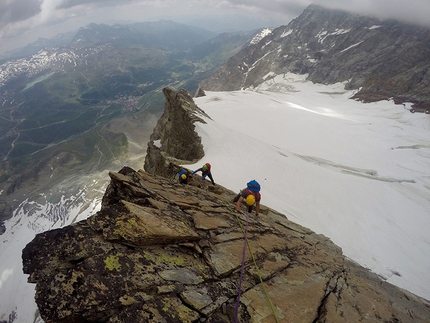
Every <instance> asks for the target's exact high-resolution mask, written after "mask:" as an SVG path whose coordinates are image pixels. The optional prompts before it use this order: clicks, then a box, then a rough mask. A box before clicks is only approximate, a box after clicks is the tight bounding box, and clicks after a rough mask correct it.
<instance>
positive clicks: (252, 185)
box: [233, 180, 261, 215]
mask: <svg viewBox="0 0 430 323" xmlns="http://www.w3.org/2000/svg"><path fill="white" fill-rule="evenodd" d="M260 200H261V194H260V184H258V182H257V181H255V180H252V181H250V182H249V183H248V184H247V187H246V188H244V189H243V190H241V191H240V192H239V194H237V195H236V197H235V198H234V199H233V202H234V203H236V208H235V209H236V211H237V212H239V211H240V206H241V205H242V202H243V201H245V203H246V207H247V211H248V213H251V212H252V208H253V206H254V204H255V215H258V213H259V212H260Z"/></svg>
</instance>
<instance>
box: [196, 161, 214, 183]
mask: <svg viewBox="0 0 430 323" xmlns="http://www.w3.org/2000/svg"><path fill="white" fill-rule="evenodd" d="M197 172H202V181H204V180H205V178H206V176H207V177H209V179H210V180H211V182H212V184H213V185H215V182H214V179H213V177H212V173H211V164H209V163H206V164H204V165H203V166H202V167H201V168H199V169H196V170H195V171H194V172H192V173H191V174H193V175H194V174H195V173H197Z"/></svg>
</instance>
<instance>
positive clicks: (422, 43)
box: [199, 5, 430, 111]
mask: <svg viewBox="0 0 430 323" xmlns="http://www.w3.org/2000/svg"><path fill="white" fill-rule="evenodd" d="M429 44H430V29H429V28H425V27H420V26H415V25H410V24H404V23H400V22H397V21H392V20H389V21H382V20H379V19H376V18H372V17H368V16H359V15H355V14H350V13H347V12H343V11H338V10H328V9H324V8H322V7H320V6H317V5H310V6H309V7H308V8H307V9H306V10H305V11H304V12H303V13H302V14H301V15H300V16H299V17H298V18H296V19H294V20H293V21H291V22H290V23H289V24H288V25H287V26H281V27H279V28H277V29H275V30H273V32H272V34H270V35H268V36H266V37H265V38H263V40H262V41H260V42H259V43H257V44H255V45H251V46H248V47H246V48H244V49H243V50H242V51H240V52H239V53H238V54H236V55H234V56H233V57H231V58H230V59H229V61H228V62H227V63H226V64H225V65H224V66H223V67H221V68H220V69H219V70H218V71H217V72H216V73H214V74H213V75H212V76H211V77H209V78H208V79H206V80H204V81H202V82H201V83H200V85H199V87H200V88H202V89H203V90H210V91H232V90H239V89H241V88H248V87H255V86H257V85H259V84H261V83H262V82H264V81H265V80H268V79H270V78H271V77H272V76H271V74H273V73H276V74H278V75H279V74H281V75H282V74H283V73H287V72H292V73H297V74H309V75H308V80H311V81H313V82H315V83H323V84H333V83H337V82H347V84H346V89H360V91H358V93H357V94H356V96H355V98H358V99H360V100H363V101H365V102H372V101H378V100H383V99H389V98H393V99H394V100H395V101H396V103H402V102H406V101H408V102H413V103H415V106H416V108H418V109H419V110H423V111H425V110H426V109H428V108H430V90H429V89H430V70H429V66H430V46H429ZM417 111H418V110H417Z"/></svg>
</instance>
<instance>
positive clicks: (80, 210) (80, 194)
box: [0, 172, 109, 323]
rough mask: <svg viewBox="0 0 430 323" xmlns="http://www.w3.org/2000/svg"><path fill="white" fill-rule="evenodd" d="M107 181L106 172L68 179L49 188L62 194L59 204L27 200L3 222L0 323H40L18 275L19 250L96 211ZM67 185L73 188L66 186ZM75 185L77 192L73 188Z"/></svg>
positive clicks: (44, 199)
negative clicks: (38, 238) (40, 237)
mask: <svg viewBox="0 0 430 323" xmlns="http://www.w3.org/2000/svg"><path fill="white" fill-rule="evenodd" d="M97 177H98V178H97ZM108 180H109V176H108V174H107V172H104V173H103V174H93V175H91V176H89V177H81V178H78V179H73V178H70V179H69V183H63V184H58V185H57V187H55V188H53V190H57V191H59V192H60V193H62V194H63V197H62V199H61V201H60V202H57V203H52V202H50V198H51V196H50V194H47V195H43V196H40V198H39V199H38V201H34V200H28V199H27V200H25V201H24V202H22V203H21V205H20V206H19V208H18V209H16V210H15V211H14V216H13V217H12V218H11V219H9V220H7V221H6V222H5V227H6V232H5V233H4V234H3V235H1V236H0V239H1V240H0V242H1V243H0V259H1V261H0V299H1V302H0V322H3V321H6V322H20V323H34V322H43V321H42V320H41V319H40V317H39V316H38V314H37V306H36V303H35V301H34V293H35V289H34V287H35V286H34V285H33V284H29V283H27V275H24V274H23V272H22V260H21V254H22V249H23V248H24V247H25V246H26V245H27V243H29V242H30V241H31V240H32V239H33V238H34V236H35V235H36V234H37V233H40V232H44V231H47V230H51V229H55V228H60V227H63V226H65V225H68V224H70V223H73V222H76V221H79V220H82V219H85V218H87V217H88V216H90V215H92V214H94V213H95V212H96V211H98V210H99V209H100V203H101V197H102V196H103V194H104V189H105V186H106V185H107V182H108ZM70 183H74V184H75V185H72V186H69V185H70ZM78 183H80V184H81V185H82V186H81V187H80V188H76V184H78ZM82 183H86V184H82ZM101 188H102V189H101ZM57 193H58V192H55V194H57Z"/></svg>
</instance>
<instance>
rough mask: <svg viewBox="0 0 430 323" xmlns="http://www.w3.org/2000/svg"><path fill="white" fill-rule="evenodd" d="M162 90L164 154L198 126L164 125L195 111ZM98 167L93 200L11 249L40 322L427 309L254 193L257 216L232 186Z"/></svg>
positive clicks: (310, 317)
mask: <svg viewBox="0 0 430 323" xmlns="http://www.w3.org/2000/svg"><path fill="white" fill-rule="evenodd" d="M164 94H165V96H166V99H167V101H168V102H167V103H166V105H165V112H164V116H163V118H162V119H160V122H159V123H158V125H157V127H156V129H155V130H154V134H153V137H152V139H153V141H158V140H159V141H160V142H162V144H161V147H166V148H165V149H166V151H167V150H169V152H170V153H171V154H173V155H172V156H170V157H171V158H175V156H176V157H177V151H176V150H175V149H172V150H170V149H169V148H168V138H167V136H171V135H173V134H176V135H177V136H179V137H178V138H176V140H178V141H179V140H180V138H182V139H183V141H184V144H185V143H188V144H190V140H192V141H193V143H194V144H195V145H196V146H198V143H199V138H198V136H195V137H194V139H190V137H187V136H185V135H184V136H182V135H181V134H182V133H176V132H175V131H172V130H170V129H171V127H172V125H171V120H172V119H173V118H181V122H183V123H187V124H186V125H185V124H183V126H184V128H185V129H186V130H184V134H186V133H187V132H189V131H190V129H192V128H193V126H194V125H193V123H194V122H196V121H199V119H198V117H194V118H193V117H192V115H195V116H198V115H199V114H200V113H202V111H201V110H199V109H198V108H197V107H196V105H195V104H193V102H192V98H191V96H190V95H189V94H187V93H186V92H185V91H181V92H178V93H175V92H173V91H172V90H168V89H165V90H164ZM179 110H182V111H179ZM152 145H155V144H154V143H152ZM179 145H180V144H179V143H177V144H175V145H174V146H176V147H179ZM150 147H152V146H151V145H150V146H149V149H148V154H150V155H152V154H153V153H154V152H155V155H157V156H158V155H160V154H161V153H160V151H159V150H157V149H153V148H150ZM161 150H162V149H161ZM165 155H167V153H166V154H165ZM189 156H194V155H193V153H190V155H189ZM181 157H182V158H184V157H183V156H181ZM150 160H153V158H152V157H151V156H149V157H147V161H145V164H146V163H147V162H148V164H151V163H150ZM173 164H174V163H173V162H172V163H170V164H169V163H164V162H163V163H161V164H160V169H159V170H158V171H157V172H160V173H165V174H168V170H165V171H162V170H161V168H163V167H166V168H168V167H171V165H173ZM151 165H152V164H151ZM145 167H146V166H145ZM176 167H177V168H178V167H179V166H178V165H176ZM109 176H110V184H109V185H108V187H107V189H106V192H105V194H104V197H103V201H102V206H101V209H100V211H99V212H97V213H96V214H94V215H92V216H90V217H89V218H88V219H86V220H82V221H80V222H77V223H75V224H73V225H69V226H66V227H64V228H61V229H56V230H51V231H47V232H44V233H41V234H38V235H37V236H36V237H35V238H34V240H33V241H32V242H30V243H29V244H28V245H27V246H26V247H25V249H24V250H23V254H22V259H23V270H24V273H26V274H29V278H28V282H29V283H34V284H36V302H37V305H38V308H39V311H40V315H41V317H42V318H43V319H44V320H45V321H46V322H74V323H77V322H82V323H83V322H86V323H87V322H212V323H215V322H217V323H221V322H234V321H235V319H236V318H237V317H239V319H240V322H339V323H340V322H381V323H382V322H384V323H386V322H411V323H412V322H414V323H416V322H423V323H424V322H428V321H429V320H430V303H429V302H428V301H426V300H424V299H421V298H419V297H417V296H415V295H413V294H411V293H409V292H407V291H404V290H401V289H399V288H397V287H395V286H393V285H391V284H388V283H386V282H385V281H383V280H381V279H380V278H379V277H378V276H376V275H374V274H372V273H371V272H369V271H368V270H367V269H365V268H362V267H360V266H358V265H356V264H355V263H352V262H350V261H349V260H348V259H346V258H345V257H344V256H343V254H342V250H341V249H340V248H339V247H337V246H336V245H334V244H333V243H332V242H331V241H330V240H329V239H328V238H326V237H325V236H323V235H318V234H315V233H314V232H312V231H311V230H309V229H306V228H304V227H301V226H300V225H297V224H295V223H293V222H291V221H289V220H288V219H287V217H286V216H285V215H282V214H279V213H278V212H277V211H275V210H273V209H270V208H268V207H266V206H264V205H263V206H262V207H261V212H260V213H261V214H260V215H259V216H258V217H257V216H255V214H251V215H249V214H246V213H244V212H243V211H244V208H243V209H242V212H240V213H236V212H234V207H233V203H232V202H231V200H232V198H233V197H234V196H235V194H236V192H232V191H230V190H228V189H227V188H224V187H222V186H219V185H217V186H213V185H211V184H209V185H208V183H209V182H208V181H201V179H200V176H195V177H194V176H192V175H191V176H190V178H189V182H188V185H183V184H178V183H177V181H176V180H175V179H172V177H170V176H169V177H163V176H158V175H152V174H150V173H149V172H145V171H143V170H138V171H135V170H133V169H131V168H129V167H124V168H122V169H121V170H120V171H119V172H110V173H109ZM244 249H245V251H244Z"/></svg>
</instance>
